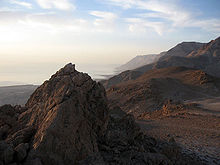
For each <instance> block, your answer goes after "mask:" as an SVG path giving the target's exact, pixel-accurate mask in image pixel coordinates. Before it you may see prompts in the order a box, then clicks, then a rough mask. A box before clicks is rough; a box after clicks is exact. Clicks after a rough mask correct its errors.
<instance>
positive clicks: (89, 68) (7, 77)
mask: <svg viewBox="0 0 220 165" xmlns="http://www.w3.org/2000/svg"><path fill="white" fill-rule="evenodd" d="M64 65H65V64H40V65H39V64H30V65H24V66H10V67H1V66H0V86H8V85H20V84H35V85H40V84H42V83H43V82H44V81H45V80H48V79H49V78H50V76H51V75H52V74H54V73H55V72H56V71H57V70H59V69H60V68H62V67H63V66H64ZM118 66H119V65H116V64H107V65H100V64H76V69H77V70H78V71H80V72H85V73H88V74H89V75H90V76H91V77H92V78H93V79H105V78H106V76H111V75H113V74H114V73H115V68H116V67H118Z"/></svg>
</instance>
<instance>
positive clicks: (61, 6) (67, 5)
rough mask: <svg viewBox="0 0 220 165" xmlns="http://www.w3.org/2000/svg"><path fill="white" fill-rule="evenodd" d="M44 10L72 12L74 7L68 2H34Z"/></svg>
mask: <svg viewBox="0 0 220 165" xmlns="http://www.w3.org/2000/svg"><path fill="white" fill-rule="evenodd" d="M36 1H37V3H38V4H39V5H40V6H41V7H42V8H44V9H52V8H56V9H59V10H73V9H75V6H74V5H73V4H72V3H71V2H70V1H69V0H36Z"/></svg>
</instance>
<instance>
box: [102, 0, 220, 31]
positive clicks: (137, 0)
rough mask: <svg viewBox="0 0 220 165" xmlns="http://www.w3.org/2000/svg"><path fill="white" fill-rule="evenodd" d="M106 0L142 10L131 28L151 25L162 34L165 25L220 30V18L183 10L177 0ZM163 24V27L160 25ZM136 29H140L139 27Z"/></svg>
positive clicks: (109, 2) (170, 27) (126, 7)
mask: <svg viewBox="0 0 220 165" xmlns="http://www.w3.org/2000/svg"><path fill="white" fill-rule="evenodd" d="M105 2H107V3H108V4H111V5H115V6H120V7H122V8H123V9H140V10H141V11H142V13H141V14H140V12H139V14H136V15H135V16H134V18H139V21H138V23H137V22H135V23H134V24H133V25H132V24H131V23H132V21H130V22H129V23H130V24H129V29H134V28H131V27H135V26H139V27H143V28H144V27H146V28H149V27H151V28H153V29H154V30H155V31H156V32H157V33H158V34H160V35H162V34H163V32H165V29H164V27H165V28H166V27H168V29H167V30H170V29H176V28H184V27H189V28H190V27H196V28H201V29H204V30H206V31H210V30H212V31H214V32H219V29H220V19H209V20H207V19H201V18H200V19H199V18H196V16H197V15H195V13H192V12H190V11H187V10H183V9H182V8H181V6H179V4H178V1H176V0H164V1H159V0H105ZM152 20H157V21H156V22H155V21H152ZM158 20H159V21H158ZM161 25H162V27H160V26H161ZM136 29H137V30H138V28H136ZM162 29H164V30H162Z"/></svg>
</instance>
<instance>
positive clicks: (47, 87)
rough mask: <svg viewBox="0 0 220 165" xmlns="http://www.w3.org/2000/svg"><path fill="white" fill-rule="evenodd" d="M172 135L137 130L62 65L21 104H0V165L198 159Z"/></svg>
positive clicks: (100, 92)
mask: <svg viewBox="0 0 220 165" xmlns="http://www.w3.org/2000/svg"><path fill="white" fill-rule="evenodd" d="M203 163H204V162H202V161H201V160H200V159H198V158H197V157H196V156H195V155H187V154H184V153H183V152H182V149H181V147H180V146H178V145H177V144H176V143H175V140H174V139H172V138H171V139H170V141H169V142H162V141H157V140H155V139H154V138H152V137H149V136H147V135H145V134H144V133H143V132H141V130H140V128H139V126H138V125H137V124H136V123H135V120H134V117H133V116H132V115H127V114H126V113H124V112H123V111H121V110H120V108H118V107H112V108H111V109H108V106H107V98H106V94H105V89H104V87H103V86H102V85H101V84H100V83H96V82H95V81H93V80H92V79H91V78H90V76H88V75H87V74H84V73H80V72H78V71H76V70H75V66H74V65H72V64H68V65H66V66H65V67H64V68H62V69H60V70H59V71H58V72H57V73H56V74H54V75H53V76H52V77H51V78H50V80H49V81H45V82H44V83H43V84H42V85H41V86H40V87H39V88H38V89H37V90H36V91H35V92H34V93H33V94H32V96H31V97H30V99H29V100H28V102H27V104H26V106H25V107H21V106H14V107H13V106H11V105H4V106H2V107H0V165H7V164H13V165H16V164H19V165H71V164H86V165H87V164H94V165H95V164H112V165H114V164H122V165H123V164H126V165H127V164H203Z"/></svg>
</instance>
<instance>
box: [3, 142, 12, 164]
mask: <svg viewBox="0 0 220 165" xmlns="http://www.w3.org/2000/svg"><path fill="white" fill-rule="evenodd" d="M13 158H14V150H13V148H12V145H10V144H8V143H6V142H5V141H0V161H3V162H4V163H5V164H9V163H11V162H13Z"/></svg>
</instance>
